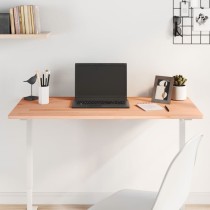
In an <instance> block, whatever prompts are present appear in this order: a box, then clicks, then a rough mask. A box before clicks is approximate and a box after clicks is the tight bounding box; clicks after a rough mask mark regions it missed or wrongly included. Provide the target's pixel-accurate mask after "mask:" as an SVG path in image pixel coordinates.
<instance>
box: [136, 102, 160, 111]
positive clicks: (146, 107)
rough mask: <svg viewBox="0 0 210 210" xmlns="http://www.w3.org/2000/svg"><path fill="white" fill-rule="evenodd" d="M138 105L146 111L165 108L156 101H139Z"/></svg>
mask: <svg viewBox="0 0 210 210" xmlns="http://www.w3.org/2000/svg"><path fill="white" fill-rule="evenodd" d="M137 106H138V107H139V108H141V109H143V110H144V111H154V110H163V107H162V106H160V105H158V104H155V103H148V104H146V103H138V104H137Z"/></svg>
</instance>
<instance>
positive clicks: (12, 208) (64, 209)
mask: <svg viewBox="0 0 210 210" xmlns="http://www.w3.org/2000/svg"><path fill="white" fill-rule="evenodd" d="M88 207H89V206H81V205H40V206H39V208H38V210H87V209H88ZM0 210H26V206H24V205H0ZM185 210H210V205H187V206H186V207H185Z"/></svg>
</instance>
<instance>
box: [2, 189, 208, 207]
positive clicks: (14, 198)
mask: <svg viewBox="0 0 210 210" xmlns="http://www.w3.org/2000/svg"><path fill="white" fill-rule="evenodd" d="M110 194H111V193H88V192H87V193H33V203H35V204H52V205H59V204H76V205H92V204H94V203H97V202H98V201H100V200H102V199H103V198H106V197H107V196H109V195H110ZM25 203H26V193H0V204H25ZM187 204H204V205H209V204H210V193H200V192H199V193H196V192H192V193H190V195H189V197H188V199H187Z"/></svg>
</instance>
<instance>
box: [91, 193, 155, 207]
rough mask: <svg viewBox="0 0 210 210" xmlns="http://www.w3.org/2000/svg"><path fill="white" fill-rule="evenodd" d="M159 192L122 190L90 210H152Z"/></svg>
mask: <svg viewBox="0 0 210 210" xmlns="http://www.w3.org/2000/svg"><path fill="white" fill-rule="evenodd" d="M156 197H157V192H149V191H139V190H121V191H119V192H117V193H115V194H113V195H111V196H110V197H108V198H106V199H104V200H102V201H101V202H99V203H97V204H96V205H94V206H93V207H91V208H89V209H88V210H151V209H152V207H153V205H154V203H155V199H156Z"/></svg>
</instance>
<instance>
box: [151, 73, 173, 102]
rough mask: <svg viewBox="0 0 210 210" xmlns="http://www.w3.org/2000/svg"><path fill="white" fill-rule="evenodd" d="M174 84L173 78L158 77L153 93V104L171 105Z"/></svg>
mask: <svg viewBox="0 0 210 210" xmlns="http://www.w3.org/2000/svg"><path fill="white" fill-rule="evenodd" d="M173 84H174V78H173V77H167V76H158V75H156V76H155V82H154V87H153V91H152V102H156V103H163V104H170V102H171V96H172V90H173Z"/></svg>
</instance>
